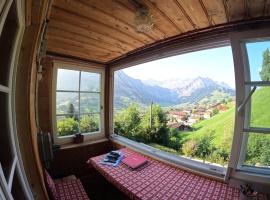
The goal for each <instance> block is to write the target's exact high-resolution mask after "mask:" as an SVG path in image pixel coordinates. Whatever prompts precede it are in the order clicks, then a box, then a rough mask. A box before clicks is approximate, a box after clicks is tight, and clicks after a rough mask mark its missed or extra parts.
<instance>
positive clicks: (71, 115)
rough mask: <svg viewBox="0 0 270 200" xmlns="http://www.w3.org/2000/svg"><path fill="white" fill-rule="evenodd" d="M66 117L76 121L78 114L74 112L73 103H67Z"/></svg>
mask: <svg viewBox="0 0 270 200" xmlns="http://www.w3.org/2000/svg"><path fill="white" fill-rule="evenodd" d="M67 113H68V115H67V117H68V118H74V119H75V120H76V121H78V115H76V114H75V107H74V105H73V103H69V104H68V110H67Z"/></svg>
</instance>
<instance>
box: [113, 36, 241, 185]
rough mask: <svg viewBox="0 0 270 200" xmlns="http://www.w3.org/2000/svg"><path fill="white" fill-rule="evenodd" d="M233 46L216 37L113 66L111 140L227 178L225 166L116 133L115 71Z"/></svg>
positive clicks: (180, 166) (193, 169)
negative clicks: (114, 120) (159, 148)
mask: <svg viewBox="0 0 270 200" xmlns="http://www.w3.org/2000/svg"><path fill="white" fill-rule="evenodd" d="M228 45H230V46H231V43H230V39H229V37H227V38H219V39H214V40H210V41H207V42H205V43H200V44H195V45H188V46H183V47H182V48H179V49H178V50H173V51H172V52H168V53H166V55H164V54H162V55H155V56H153V57H151V58H143V59H142V60H132V61H131V62H127V63H124V64H122V65H121V66H113V67H112V68H111V70H110V86H111V88H110V104H109V107H110V113H109V122H110V127H109V128H110V136H111V140H112V141H114V142H116V143H119V144H121V145H127V146H128V147H131V148H133V149H135V150H137V151H140V152H142V153H146V154H148V155H150V156H153V157H155V158H157V159H161V160H162V161H165V162H168V163H170V164H174V165H176V166H177V167H179V168H184V169H186V170H189V171H195V172H197V173H202V174H204V175H207V176H211V177H214V178H216V179H219V180H225V178H226V177H227V173H228V171H229V170H228V169H227V168H225V167H219V166H215V165H211V164H206V163H200V162H198V161H194V160H191V159H188V158H185V157H182V156H177V155H173V154H170V153H167V152H163V151H161V150H158V149H156V148H153V147H150V146H148V145H146V144H143V143H139V142H135V141H132V140H130V139H127V138H125V137H123V136H119V135H117V134H115V133H114V126H113V125H114V124H113V116H114V114H113V111H114V109H113V107H114V105H113V99H114V72H115V71H118V70H121V69H124V68H127V67H132V66H135V65H139V64H142V63H146V62H150V61H154V60H158V59H161V58H165V57H171V56H175V55H181V54H184V53H189V52H195V51H200V50H206V49H211V48H218V47H223V46H228ZM235 78H236V77H235Z"/></svg>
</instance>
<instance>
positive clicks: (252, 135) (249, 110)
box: [240, 40, 270, 174]
mask: <svg viewBox="0 0 270 200" xmlns="http://www.w3.org/2000/svg"><path fill="white" fill-rule="evenodd" d="M242 46H243V49H244V55H245V56H244V58H245V62H244V63H246V65H245V87H246V91H247V92H246V98H247V99H248V100H249V101H248V103H247V104H246V107H245V109H246V110H245V125H244V142H243V145H242V159H241V163H240V165H241V167H242V169H244V170H249V171H256V172H261V173H267V174H270V151H269V146H270V112H269V107H270V52H269V49H270V41H269V40H252V41H247V42H244V43H243V44H242ZM249 96H250V98H249Z"/></svg>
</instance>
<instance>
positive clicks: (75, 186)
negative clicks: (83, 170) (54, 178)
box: [55, 179, 89, 200]
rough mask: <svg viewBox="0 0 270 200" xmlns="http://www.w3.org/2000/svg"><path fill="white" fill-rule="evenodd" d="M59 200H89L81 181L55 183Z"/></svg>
mask: <svg viewBox="0 0 270 200" xmlns="http://www.w3.org/2000/svg"><path fill="white" fill-rule="evenodd" d="M55 187H56V191H57V194H58V200H74V199H76V200H89V198H88V196H87V194H86V192H85V190H84V188H83V185H82V183H81V181H80V180H79V179H76V180H66V181H62V182H59V183H55Z"/></svg>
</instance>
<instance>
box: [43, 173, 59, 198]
mask: <svg viewBox="0 0 270 200" xmlns="http://www.w3.org/2000/svg"><path fill="white" fill-rule="evenodd" d="M44 173H45V178H46V184H47V187H48V189H49V193H50V196H51V197H52V198H53V200H58V193H57V191H56V187H55V183H54V181H53V179H52V177H51V176H50V174H49V173H48V172H47V170H44Z"/></svg>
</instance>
